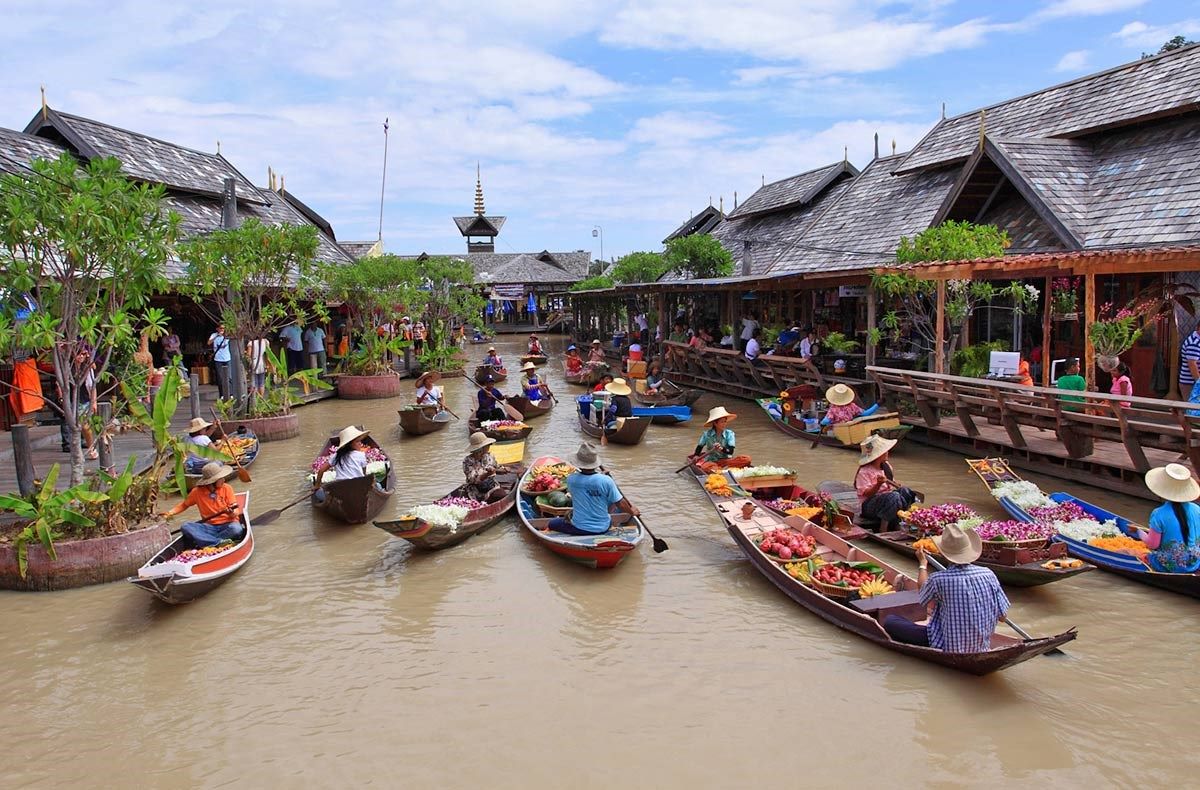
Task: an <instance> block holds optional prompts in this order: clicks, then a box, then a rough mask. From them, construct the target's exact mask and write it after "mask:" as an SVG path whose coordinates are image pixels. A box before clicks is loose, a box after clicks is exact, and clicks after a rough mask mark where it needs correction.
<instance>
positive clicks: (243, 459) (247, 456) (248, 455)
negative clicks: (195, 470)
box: [183, 425, 262, 491]
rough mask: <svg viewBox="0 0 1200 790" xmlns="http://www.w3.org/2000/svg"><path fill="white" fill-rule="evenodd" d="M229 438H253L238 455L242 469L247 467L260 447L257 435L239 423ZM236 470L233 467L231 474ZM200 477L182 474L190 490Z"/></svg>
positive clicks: (255, 456)
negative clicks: (251, 443) (251, 442)
mask: <svg viewBox="0 0 1200 790" xmlns="http://www.w3.org/2000/svg"><path fill="white" fill-rule="evenodd" d="M229 438H230V439H253V440H254V444H253V445H251V446H250V448H249V449H247V450H246V451H245V452H244V453H242V454H241V455H240V456H239V457H238V462H239V463H241V465H242V468H243V469H246V468H249V466H250V464H252V463H254V461H255V460H256V459H257V458H258V451H259V449H260V448H261V447H262V444H261V443H260V442H259V440H258V436H257V435H256V434H255V433H254V431H252V430H250V429H249V428H247V427H246V426H245V425H239V426H238V428H237V430H236V431H234V432H233V433H232V434H229ZM217 441H220V440H219V439H218V440H217ZM213 449H217V448H213ZM230 463H231V465H232V462H230ZM236 472H237V469H236V468H235V469H234V472H233V474H236ZM233 474H231V475H230V476H231V477H232V476H233ZM201 477H203V475H199V474H194V475H193V474H184V476H183V480H184V484H185V485H186V486H187V490H188V491H191V490H192V489H193V488H195V487H196V483H198V482H200V478H201Z"/></svg>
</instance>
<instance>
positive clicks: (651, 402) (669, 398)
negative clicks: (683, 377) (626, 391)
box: [633, 382, 704, 406]
mask: <svg viewBox="0 0 1200 790" xmlns="http://www.w3.org/2000/svg"><path fill="white" fill-rule="evenodd" d="M664 383H666V382H664ZM669 386H670V387H674V390H672V391H670V392H662V391H661V390H660V391H659V392H657V393H653V394H652V393H649V392H638V391H637V390H634V391H633V399H634V400H635V401H636V402H638V403H640V404H641V405H643V406H692V405H693V404H695V402H696V401H698V400H700V396H701V395H703V394H704V392H703V391H702V390H690V389H689V390H685V389H680V388H679V387H675V385H674V384H670V385H669Z"/></svg>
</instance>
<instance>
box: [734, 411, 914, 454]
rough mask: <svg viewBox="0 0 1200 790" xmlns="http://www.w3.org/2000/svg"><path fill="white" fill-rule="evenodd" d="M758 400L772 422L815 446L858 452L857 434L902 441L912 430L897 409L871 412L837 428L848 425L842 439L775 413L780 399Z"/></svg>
mask: <svg viewBox="0 0 1200 790" xmlns="http://www.w3.org/2000/svg"><path fill="white" fill-rule="evenodd" d="M755 402H756V403H757V404H758V405H759V406H760V407H762V410H763V411H764V412H766V413H767V416H768V417H769V418H770V419H771V424H772V425H774V426H775V427H776V428H778V429H779V430H781V431H783V432H784V433H786V434H787V435H788V436H794V437H796V438H797V439H804V440H806V441H810V442H812V443H813V444H814V445H817V444H819V445H822V446H825V447H838V448H841V449H843V450H854V451H858V449H859V443H860V442H861V441H862V439H858V440H857V441H855V437H857V436H860V435H861V436H862V437H863V438H866V437H867V436H871V435H877V436H882V437H884V438H885V439H895V440H897V441H899V440H901V439H903V438H904V437H905V436H907V435H908V432H909V430H911V429H912V426H910V425H901V424H900V418H899V415H897V414H896V413H895V412H886V413H883V414H872V415H871V416H870V417H859V418H858V419H857V420H852V421H851V422H848V423H842V424H841V425H840V426H837V427H842V428H846V429H847V430H844V431H841V433H843V435H844V436H846V437H849V438H841V437H839V436H838V435H837V434H836V433H834V432H832V431H828V432H827V431H821V432H810V431H806V430H804V428H803V427H801V426H799V425H796V424H794V423H793V422H791V421H790V420H786V419H782V418H780V417H778V416H776V414H775V412H774V411H773V410H772V409H771V408H770V407H771V405H772V404H778V403H779V399H778V398H758V399H757V400H756V401H755Z"/></svg>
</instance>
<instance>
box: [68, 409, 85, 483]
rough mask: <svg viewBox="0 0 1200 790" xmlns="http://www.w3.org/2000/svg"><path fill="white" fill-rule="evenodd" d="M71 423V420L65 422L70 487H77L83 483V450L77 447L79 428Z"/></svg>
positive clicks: (72, 421)
mask: <svg viewBox="0 0 1200 790" xmlns="http://www.w3.org/2000/svg"><path fill="white" fill-rule="evenodd" d="M64 419H66V418H65V417H64ZM73 423H74V420H73V419H72V420H67V447H68V449H70V451H71V485H72V486H77V485H79V484H81V483H82V482H83V473H84V463H85V461H84V458H83V448H82V447H80V446H79V426H78V424H73Z"/></svg>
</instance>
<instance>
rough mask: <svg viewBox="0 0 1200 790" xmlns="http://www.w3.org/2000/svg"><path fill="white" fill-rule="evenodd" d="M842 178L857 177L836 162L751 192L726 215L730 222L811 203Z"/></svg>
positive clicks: (845, 164)
mask: <svg viewBox="0 0 1200 790" xmlns="http://www.w3.org/2000/svg"><path fill="white" fill-rule="evenodd" d="M844 175H849V176H856V175H858V169H857V168H856V167H855V166H854V165H852V164H850V163H849V162H835V163H833V164H831V165H826V166H824V167H818V168H817V169H815V170H809V171H806V172H804V173H800V174H798V175H794V176H790V177H789V178H784V179H781V180H779V181H772V182H771V183H770V184H766V185H764V186H762V187H760V188H758V189H757V190H755V191H754V194H753V195H751V196H750V197H748V198H746V201H745V202H744V203H742V204H741V205H740V206H738V207H737V208H736V209H734V210H733V211H732V212H730V214H729V218H730V219H738V218H740V217H749V216H753V215H755V214H768V213H772V212H776V211H783V210H785V209H789V208H791V207H793V206H800V205H804V204H805V203H811V202H812V201H813V200H814V199H816V197H817V196H818V195H820V194H821V192H822V191H824V190H825V188H826V187H828V186H829V185H830V184H832V183H833V182H834V181H836V180H838V179H839V178H840V177H842V176H844Z"/></svg>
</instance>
